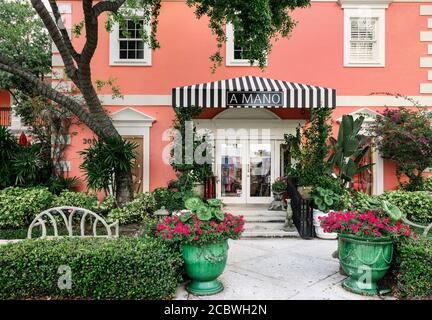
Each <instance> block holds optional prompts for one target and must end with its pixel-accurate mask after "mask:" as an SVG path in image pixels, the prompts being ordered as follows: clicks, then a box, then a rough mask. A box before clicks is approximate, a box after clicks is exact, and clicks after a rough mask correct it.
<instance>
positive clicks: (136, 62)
mask: <svg viewBox="0 0 432 320" xmlns="http://www.w3.org/2000/svg"><path fill="white" fill-rule="evenodd" d="M151 65H152V64H151V62H149V61H145V60H115V61H110V66H138V67H150V66H151Z"/></svg>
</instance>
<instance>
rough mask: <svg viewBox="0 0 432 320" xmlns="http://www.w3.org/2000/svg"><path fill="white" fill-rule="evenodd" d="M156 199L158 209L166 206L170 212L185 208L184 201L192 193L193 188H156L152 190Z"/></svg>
mask: <svg viewBox="0 0 432 320" xmlns="http://www.w3.org/2000/svg"><path fill="white" fill-rule="evenodd" d="M152 194H153V197H154V198H155V201H156V205H155V207H156V209H161V208H165V209H166V210H168V211H169V212H173V211H178V210H182V209H184V208H185V206H184V201H185V199H187V198H189V197H190V196H191V195H192V190H189V191H175V190H173V189H171V188H162V187H160V188H156V189H155V190H153V192H152Z"/></svg>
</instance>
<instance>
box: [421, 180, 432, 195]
mask: <svg viewBox="0 0 432 320" xmlns="http://www.w3.org/2000/svg"><path fill="white" fill-rule="evenodd" d="M423 190H424V191H429V192H432V177H428V178H426V179H425V182H424V184H423Z"/></svg>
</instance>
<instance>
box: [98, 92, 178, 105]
mask: <svg viewBox="0 0 432 320" xmlns="http://www.w3.org/2000/svg"><path fill="white" fill-rule="evenodd" d="M99 99H100V100H101V101H102V104H103V105H108V106H124V105H129V106H171V104H172V100H171V99H172V98H171V95H147V94H128V95H123V98H113V97H112V95H108V94H106V95H104V94H103V95H99Z"/></svg>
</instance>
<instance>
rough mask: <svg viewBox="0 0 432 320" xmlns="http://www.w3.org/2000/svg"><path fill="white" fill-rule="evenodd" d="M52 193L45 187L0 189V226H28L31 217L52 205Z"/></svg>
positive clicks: (3, 227)
mask: <svg viewBox="0 0 432 320" xmlns="http://www.w3.org/2000/svg"><path fill="white" fill-rule="evenodd" d="M53 200H54V195H53V194H52V193H51V192H49V191H48V189H47V188H41V187H34V188H20V187H9V188H6V189H3V190H1V191H0V228H1V229H6V228H11V229H14V228H24V227H28V226H29V224H30V222H31V221H32V220H33V218H34V217H35V216H36V215H37V214H39V213H41V212H42V211H44V210H46V209H49V208H51V207H52V204H53Z"/></svg>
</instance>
